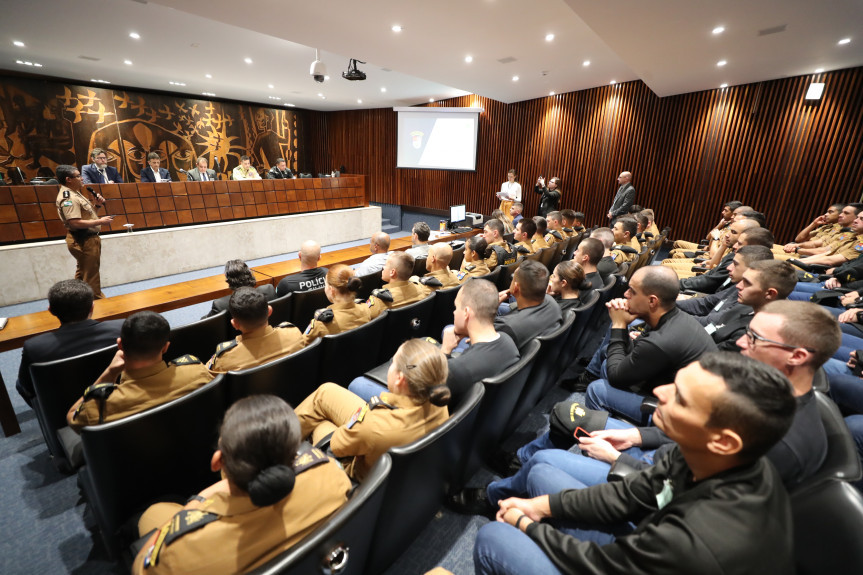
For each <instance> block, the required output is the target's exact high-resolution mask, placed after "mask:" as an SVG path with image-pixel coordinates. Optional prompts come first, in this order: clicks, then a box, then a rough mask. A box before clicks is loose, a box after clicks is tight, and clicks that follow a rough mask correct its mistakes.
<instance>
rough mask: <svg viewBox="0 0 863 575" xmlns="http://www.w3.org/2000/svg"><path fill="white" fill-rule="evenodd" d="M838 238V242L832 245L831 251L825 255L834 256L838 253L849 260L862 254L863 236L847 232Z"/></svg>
mask: <svg viewBox="0 0 863 575" xmlns="http://www.w3.org/2000/svg"><path fill="white" fill-rule="evenodd" d="M837 240H838V241H837V242H835V243H834V244H832V245H831V246H830V251H829V252H827V254H825V255H828V256H832V255H834V254H838V255H840V256H842V257H844V258H845V259H846V260H849V261H850V260H853V259H856V258H857V257H858V256H859V255H860V252H861V247H860V246H861V242H863V236H858V235H855V234H853V233H851V232H845V233H844V234H840V235H839V236H838V238H837Z"/></svg>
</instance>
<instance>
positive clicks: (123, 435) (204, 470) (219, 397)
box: [78, 375, 226, 558]
mask: <svg viewBox="0 0 863 575" xmlns="http://www.w3.org/2000/svg"><path fill="white" fill-rule="evenodd" d="M223 377H224V376H223V375H219V376H218V377H216V379H214V380H213V381H211V382H209V383H208V384H206V385H204V386H203V387H201V388H200V389H196V390H195V391H193V392H191V393H189V394H188V395H185V396H183V397H181V398H179V399H176V400H174V401H171V402H169V403H165V404H163V405H160V406H157V407H154V408H153V409H149V410H147V411H144V412H142V413H138V414H135V415H132V416H129V417H125V418H123V419H120V420H118V421H112V422H110V423H105V424H103V425H93V426H88V427H85V428H83V429H82V430H81V442H82V443H83V445H84V459H85V461H86V462H87V464H86V466H84V467H83V468H81V470H80V471H79V473H78V479H79V484H80V485H81V487H82V489H83V491H84V497H85V499H86V500H87V502H88V503H89V504H90V508H91V510H92V511H93V516H94V517H95V519H96V523H97V524H98V526H99V532H100V534H101V537H102V541H103V542H104V544H105V549H106V550H107V551H108V554H109V555H110V556H111V557H112V558H114V557H116V554H117V552H118V551H119V550H121V549H122V547H123V544H124V542H123V541H121V537H120V535H119V531H120V527H121V526H122V525H123V524H124V523H126V521H127V520H128V519H129V518H131V517H132V516H133V515H134V514H136V513H138V512H141V511H143V510H144V509H145V508H146V506H147V505H149V504H150V503H152V502H154V501H158V500H159V499H160V498H167V497H169V496H172V495H177V494H182V495H188V494H193V493H198V492H199V491H200V490H201V489H203V488H204V487H206V486H208V485H210V484H212V483H215V482H216V481H218V480H219V475H218V473H214V472H212V471H211V470H210V458H211V457H212V455H213V451H214V449H215V448H216V441H217V440H218V438H219V430H218V428H219V422H220V421H221V419H222V416H223V415H224V413H225V409H226V401H225V388H224V385H223ZM125 543H128V542H125Z"/></svg>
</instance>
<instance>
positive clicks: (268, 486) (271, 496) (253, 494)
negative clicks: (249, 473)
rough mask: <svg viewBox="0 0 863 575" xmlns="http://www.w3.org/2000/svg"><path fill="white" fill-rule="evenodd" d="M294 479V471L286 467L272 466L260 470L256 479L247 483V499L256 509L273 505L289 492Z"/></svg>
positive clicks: (295, 476)
mask: <svg viewBox="0 0 863 575" xmlns="http://www.w3.org/2000/svg"><path fill="white" fill-rule="evenodd" d="M296 479H297V475H296V473H294V469H293V468H292V467H290V466H287V465H273V466H271V467H267V468H266V469H262V470H261V472H260V473H258V475H257V477H255V478H254V479H252V480H251V481H250V482H249V486H248V492H249V498H250V499H251V500H252V503H254V504H255V505H256V506H258V507H266V506H268V505H273V504H274V503H277V502H279V501H281V500H282V499H284V497H285V496H286V495H287V494H288V493H290V492H291V490H292V489H293V488H294V483H295V482H296Z"/></svg>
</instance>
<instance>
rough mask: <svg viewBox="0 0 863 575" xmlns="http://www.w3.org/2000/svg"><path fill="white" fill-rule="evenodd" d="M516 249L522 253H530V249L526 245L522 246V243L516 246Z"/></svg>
mask: <svg viewBox="0 0 863 575" xmlns="http://www.w3.org/2000/svg"><path fill="white" fill-rule="evenodd" d="M515 251H517V252H518V253H520V254H529V253H530V250H529V249H527V248H526V247H524V246H522V245H517V246H515Z"/></svg>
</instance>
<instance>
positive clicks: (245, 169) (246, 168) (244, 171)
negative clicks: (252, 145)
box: [231, 156, 261, 180]
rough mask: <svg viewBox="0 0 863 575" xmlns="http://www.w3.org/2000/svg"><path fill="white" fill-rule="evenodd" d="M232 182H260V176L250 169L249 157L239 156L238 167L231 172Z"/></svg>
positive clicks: (255, 170)
mask: <svg viewBox="0 0 863 575" xmlns="http://www.w3.org/2000/svg"><path fill="white" fill-rule="evenodd" d="M231 179H233V180H260V179H261V174H259V173H258V170H257V169H255V168H253V167H252V159H251V158H250V157H249V156H240V165H239V166H237V167H236V168H234V170H233V171H232V172H231Z"/></svg>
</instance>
